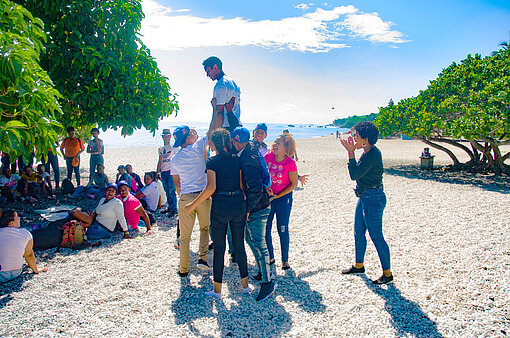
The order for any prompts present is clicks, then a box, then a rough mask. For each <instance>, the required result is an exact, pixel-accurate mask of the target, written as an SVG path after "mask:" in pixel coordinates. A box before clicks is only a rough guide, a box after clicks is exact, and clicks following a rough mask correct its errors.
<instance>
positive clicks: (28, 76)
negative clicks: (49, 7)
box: [0, 0, 63, 159]
mask: <svg viewBox="0 0 510 338" xmlns="http://www.w3.org/2000/svg"><path fill="white" fill-rule="evenodd" d="M45 41H46V34H45V33H44V31H43V23H42V21H41V20H39V19H37V18H34V17H33V16H32V15H31V14H30V12H29V11H27V10H26V9H25V8H23V7H22V6H19V5H16V4H14V3H13V2H11V1H7V0H0V111H1V116H0V149H1V150H2V152H4V153H5V154H8V155H9V157H10V158H11V159H16V158H18V156H20V155H22V156H24V158H25V159H27V158H28V156H30V154H31V153H32V151H33V150H34V149H35V152H36V156H37V157H38V158H42V157H43V156H46V154H47V152H48V149H50V148H52V147H53V146H54V144H55V142H56V141H57V138H58V135H59V134H60V133H62V130H63V129H62V125H61V124H60V123H59V122H58V121H57V119H60V118H61V116H62V111H61V109H60V105H59V103H58V99H59V98H61V96H60V94H59V93H58V91H57V90H55V89H54V88H53V84H52V82H51V80H50V77H49V76H48V74H47V73H46V72H45V71H43V70H42V68H41V66H40V65H39V55H40V53H41V52H42V51H43V43H44V42H45Z"/></svg>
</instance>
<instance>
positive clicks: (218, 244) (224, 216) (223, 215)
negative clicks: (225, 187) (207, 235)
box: [210, 194, 248, 283]
mask: <svg viewBox="0 0 510 338" xmlns="http://www.w3.org/2000/svg"><path fill="white" fill-rule="evenodd" d="M245 224H246V204H245V202H244V198H243V196H242V194H239V195H236V196H222V195H219V196H213V200H212V207H211V225H210V227H211V232H212V240H213V243H214V258H213V275H214V281H215V282H217V283H222V281H223V268H224V263H225V262H224V256H225V247H226V238H227V229H228V228H229V227H230V231H231V232H232V241H233V245H234V251H235V255H236V259H237V264H238V266H239V273H240V274H241V278H245V277H248V263H247V261H246V251H245V249H244V227H245Z"/></svg>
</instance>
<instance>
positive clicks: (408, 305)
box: [359, 274, 442, 337]
mask: <svg viewBox="0 0 510 338" xmlns="http://www.w3.org/2000/svg"><path fill="white" fill-rule="evenodd" d="M359 276H360V278H361V279H362V280H363V281H364V282H365V284H366V285H367V287H368V289H369V290H370V291H372V292H373V293H375V294H376V295H378V296H379V297H381V298H382V299H384V301H385V304H384V308H385V309H386V311H388V313H389V314H390V316H391V324H392V325H393V327H394V328H395V329H396V330H397V334H396V335H397V336H399V337H402V336H406V337H407V336H414V337H442V335H441V334H440V333H439V331H437V324H436V322H434V321H433V320H431V319H430V318H429V317H428V316H427V314H426V313H424V312H423V311H422V310H421V308H420V306H419V305H418V304H416V303H415V302H413V301H410V300H409V299H407V298H405V297H404V296H402V294H401V293H400V290H399V289H398V288H397V287H396V286H395V285H394V284H388V285H387V288H386V287H385V286H376V285H374V284H372V281H371V280H370V279H369V278H368V277H367V276H365V275H364V274H362V275H359Z"/></svg>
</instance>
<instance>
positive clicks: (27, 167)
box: [23, 165, 34, 176]
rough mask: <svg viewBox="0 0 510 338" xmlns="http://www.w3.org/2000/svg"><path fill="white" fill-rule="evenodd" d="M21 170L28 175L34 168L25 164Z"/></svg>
mask: <svg viewBox="0 0 510 338" xmlns="http://www.w3.org/2000/svg"><path fill="white" fill-rule="evenodd" d="M23 172H24V173H25V175H27V176H30V175H32V173H33V172H34V169H33V168H32V167H31V166H29V165H26V166H25V168H23Z"/></svg>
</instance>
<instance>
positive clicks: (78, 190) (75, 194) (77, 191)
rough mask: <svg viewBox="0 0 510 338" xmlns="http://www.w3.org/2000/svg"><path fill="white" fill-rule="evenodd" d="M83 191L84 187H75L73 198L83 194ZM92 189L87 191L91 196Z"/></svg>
mask: <svg viewBox="0 0 510 338" xmlns="http://www.w3.org/2000/svg"><path fill="white" fill-rule="evenodd" d="M84 190H85V187H84V186H82V185H80V186H77V187H76V189H75V190H74V193H73V196H74V197H79V196H80V195H82V194H84ZM91 191H92V188H91V189H90V190H89V193H91V194H92V192H91Z"/></svg>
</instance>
